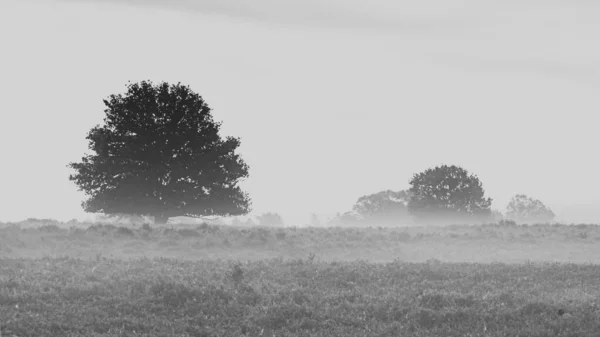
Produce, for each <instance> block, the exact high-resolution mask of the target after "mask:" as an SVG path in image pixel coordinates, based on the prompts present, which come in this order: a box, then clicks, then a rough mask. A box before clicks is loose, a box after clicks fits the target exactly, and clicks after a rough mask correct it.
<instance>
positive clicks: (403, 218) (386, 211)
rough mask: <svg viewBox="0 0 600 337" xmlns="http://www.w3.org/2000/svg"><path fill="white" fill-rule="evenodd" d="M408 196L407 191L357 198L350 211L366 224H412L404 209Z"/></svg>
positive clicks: (387, 192) (379, 193)
mask: <svg viewBox="0 0 600 337" xmlns="http://www.w3.org/2000/svg"><path fill="white" fill-rule="evenodd" d="M409 196H410V193H409V192H407V191H392V190H386V191H381V192H378V193H373V194H370V195H365V196H362V197H360V198H358V200H357V201H356V204H354V207H353V208H352V210H353V211H354V212H355V213H356V214H358V215H359V216H360V217H361V219H362V220H363V221H364V222H368V223H373V224H381V225H389V224H401V223H407V222H412V218H411V216H410V214H409V212H408V208H407V207H406V204H407V203H408V200H409Z"/></svg>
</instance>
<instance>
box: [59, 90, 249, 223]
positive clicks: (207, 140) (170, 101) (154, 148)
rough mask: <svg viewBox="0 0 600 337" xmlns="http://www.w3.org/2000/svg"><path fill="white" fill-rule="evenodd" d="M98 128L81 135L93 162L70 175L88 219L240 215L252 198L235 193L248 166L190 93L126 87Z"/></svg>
mask: <svg viewBox="0 0 600 337" xmlns="http://www.w3.org/2000/svg"><path fill="white" fill-rule="evenodd" d="M104 104H105V105H106V107H107V108H106V110H104V112H105V115H106V116H105V118H104V125H103V126H96V127H94V128H92V129H91V130H90V131H89V133H88V136H87V139H88V140H89V148H90V150H93V151H94V152H95V153H96V154H95V155H86V156H85V157H83V158H82V162H80V163H70V164H69V167H70V168H72V169H74V170H75V171H76V173H75V174H72V175H70V176H69V180H71V181H73V182H75V184H77V186H78V187H79V190H83V191H85V193H86V195H87V196H88V197H89V198H88V199H87V200H86V201H84V202H83V203H82V207H83V208H84V210H85V211H86V212H92V213H99V212H101V213H105V214H118V213H128V214H135V215H150V216H153V217H154V219H155V222H157V223H166V221H167V219H168V218H169V217H175V216H188V217H194V218H202V217H210V216H231V215H241V214H246V213H248V211H249V210H250V198H249V196H248V195H247V194H246V193H245V192H243V191H242V190H241V189H240V187H239V186H238V182H239V181H240V180H241V179H243V178H246V177H248V166H247V165H246V164H245V163H244V161H243V160H242V158H241V157H240V156H239V154H236V153H235V151H236V149H237V148H238V147H239V145H240V140H239V139H238V138H233V137H227V138H221V136H220V135H219V130H220V126H221V124H220V123H217V122H215V121H213V117H212V115H211V109H210V108H209V107H208V105H207V104H206V103H205V102H204V100H203V99H202V97H200V95H198V94H197V93H195V92H193V91H192V90H191V89H190V88H189V87H188V86H183V85H181V84H179V83H178V84H176V85H169V84H168V83H165V82H163V83H160V84H158V85H154V84H153V83H152V82H146V81H143V82H140V83H134V84H132V83H129V85H128V86H127V93H126V94H125V95H122V94H119V95H111V96H109V97H108V99H105V100H104Z"/></svg>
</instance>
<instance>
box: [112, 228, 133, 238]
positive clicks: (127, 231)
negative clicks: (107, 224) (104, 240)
mask: <svg viewBox="0 0 600 337" xmlns="http://www.w3.org/2000/svg"><path fill="white" fill-rule="evenodd" d="M115 235H116V236H129V237H131V236H135V233H134V232H133V231H132V230H131V229H130V228H127V227H118V228H117V231H116V232H115Z"/></svg>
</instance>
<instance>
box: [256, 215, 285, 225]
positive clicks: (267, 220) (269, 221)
mask: <svg viewBox="0 0 600 337" xmlns="http://www.w3.org/2000/svg"><path fill="white" fill-rule="evenodd" d="M257 218H258V224H259V225H260V226H266V227H282V226H284V223H283V218H282V217H281V215H279V214H278V213H263V214H261V215H259V216H258V217H257Z"/></svg>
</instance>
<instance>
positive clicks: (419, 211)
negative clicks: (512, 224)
mask: <svg viewBox="0 0 600 337" xmlns="http://www.w3.org/2000/svg"><path fill="white" fill-rule="evenodd" d="M409 183H410V185H411V188H410V189H409V192H410V193H411V196H410V199H409V201H408V205H407V206H408V210H409V212H410V213H411V214H413V215H414V216H415V218H416V219H417V220H418V221H420V222H444V223H447V222H457V221H463V222H472V221H482V220H484V219H488V218H489V216H490V214H491V208H490V207H491V204H492V199H491V198H485V196H484V193H485V192H484V190H483V187H482V184H481V181H479V178H478V177H477V176H475V175H472V174H471V175H470V174H469V172H468V171H467V170H465V169H464V168H462V167H459V166H455V165H452V166H448V165H442V166H438V167H435V168H430V169H427V170H425V171H423V172H421V173H418V174H415V175H414V176H413V178H412V179H411V180H410V182H409Z"/></svg>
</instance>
